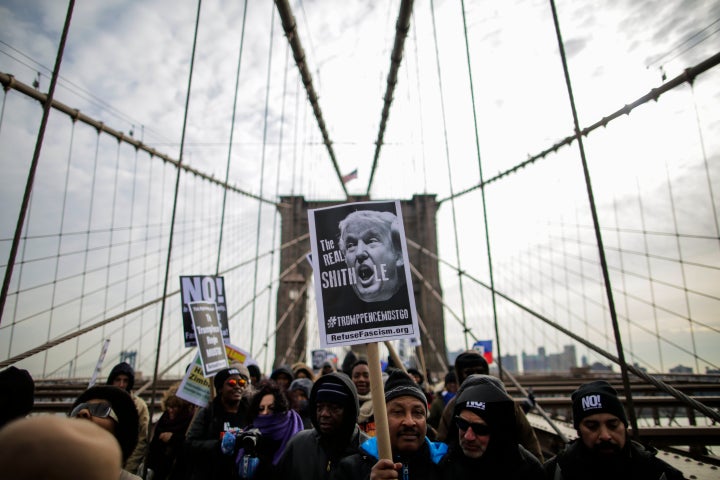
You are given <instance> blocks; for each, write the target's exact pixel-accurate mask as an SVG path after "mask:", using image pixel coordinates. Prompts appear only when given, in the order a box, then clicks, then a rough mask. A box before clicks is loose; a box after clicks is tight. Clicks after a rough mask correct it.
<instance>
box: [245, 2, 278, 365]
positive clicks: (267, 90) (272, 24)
mask: <svg viewBox="0 0 720 480" xmlns="http://www.w3.org/2000/svg"><path fill="white" fill-rule="evenodd" d="M274 34H275V10H274V9H273V10H272V12H271V16H270V48H269V49H268V68H267V78H266V80H265V114H264V120H263V144H262V153H261V154H260V196H262V192H263V188H264V186H265V147H266V143H265V142H266V140H267V128H268V110H269V108H270V77H271V74H272V53H273V36H274ZM261 225H262V204H258V212H257V230H256V232H255V272H254V274H253V288H252V291H253V298H252V313H251V314H250V351H251V352H252V350H253V342H254V340H255V299H256V298H257V296H258V293H257V277H258V268H259V264H260V262H259V261H258V260H257V257H258V254H259V253H260V232H261Z"/></svg>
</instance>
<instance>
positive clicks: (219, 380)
mask: <svg viewBox="0 0 720 480" xmlns="http://www.w3.org/2000/svg"><path fill="white" fill-rule="evenodd" d="M231 375H240V376H242V377H245V379H246V380H249V379H250V373H249V372H248V369H247V367H246V366H244V365H241V364H235V365H233V366H232V367H230V368H226V369H225V370H220V371H219V372H218V373H216V374H215V378H213V384H214V385H215V390H216V391H218V392H219V391H220V390H222V387H223V385H225V381H226V380H227V379H228V378H230V376H231Z"/></svg>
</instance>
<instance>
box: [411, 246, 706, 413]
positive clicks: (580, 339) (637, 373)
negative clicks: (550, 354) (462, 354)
mask: <svg viewBox="0 0 720 480" xmlns="http://www.w3.org/2000/svg"><path fill="white" fill-rule="evenodd" d="M425 250H426V249H425V248H424V247H421V251H423V252H424V251H425ZM410 268H411V269H412V271H413V274H415V275H416V276H417V277H418V278H419V279H420V280H421V281H422V283H423V285H424V286H425V288H427V289H428V290H429V291H430V293H431V294H432V295H433V296H435V298H437V299H438V301H440V302H441V303H442V304H443V306H444V307H445V308H446V309H447V310H448V311H449V312H450V313H451V314H452V316H453V317H454V318H455V319H456V320H458V321H460V318H459V317H458V315H457V314H456V313H455V312H453V310H452V309H451V308H450V307H449V306H448V305H446V304H445V303H444V302H443V300H442V296H441V295H440V294H439V293H438V292H437V291H436V290H435V288H434V287H433V286H432V285H431V284H430V282H428V281H427V280H426V279H425V278H424V277H423V276H422V274H421V273H420V272H419V271H417V269H415V268H414V267H413V266H412V265H410ZM464 275H465V276H467V277H468V279H470V280H472V281H474V282H475V283H477V284H478V285H481V286H483V287H485V288H487V289H489V288H490V287H489V286H488V285H487V284H485V283H484V282H482V281H480V280H478V279H476V278H474V277H473V276H472V275H469V274H468V273H467V272H465V273H464ZM496 294H497V295H498V296H499V297H500V298H502V299H504V300H506V301H508V302H510V303H511V304H512V305H514V306H516V307H517V308H519V309H520V310H522V311H524V312H526V313H528V314H530V315H531V316H533V317H535V318H537V319H538V320H541V321H542V322H544V323H546V324H547V325H549V326H551V327H553V328H555V329H557V330H559V331H561V332H562V333H564V334H565V335H567V336H569V337H570V338H572V339H573V340H575V341H577V342H579V343H581V344H583V345H585V346H586V347H588V348H589V349H590V350H592V351H594V352H596V353H598V354H600V355H601V356H603V357H605V358H607V359H608V360H610V361H612V362H613V363H615V364H616V365H619V364H620V361H621V359H620V358H619V357H616V356H614V355H613V354H611V353H609V352H607V351H606V350H603V349H602V348H600V347H598V346H597V345H596V344H594V343H592V342H591V341H590V340H588V339H585V338H583V337H582V336H580V335H577V334H575V333H573V332H571V331H570V330H568V329H566V328H565V327H563V326H562V325H560V324H558V323H556V322H554V321H552V320H550V319H549V318H547V317H545V316H544V315H541V314H540V313H538V312H536V311H534V310H532V309H530V308H528V307H526V306H525V305H523V304H521V303H520V302H518V301H516V300H514V299H513V298H512V297H510V296H508V295H505V294H504V293H502V292H500V291H496ZM468 333H469V334H470V336H472V337H473V338H474V339H475V340H477V337H476V336H475V334H474V333H473V332H472V329H468ZM626 367H627V369H628V371H629V372H631V373H633V374H634V375H635V376H637V377H639V378H641V379H643V380H645V381H646V382H648V383H651V384H652V385H654V386H655V387H657V388H658V389H659V390H662V391H663V392H665V393H668V394H670V395H672V396H673V397H675V398H677V399H678V400H680V401H681V402H683V403H684V404H686V405H689V406H691V407H693V408H694V409H695V410H698V411H700V412H702V413H703V414H704V415H706V416H707V417H709V418H711V419H713V420H715V421H720V412H717V411H715V410H713V409H711V408H710V407H708V406H707V405H705V404H703V403H700V402H699V401H697V400H695V399H694V398H691V397H689V396H688V395H686V394H684V393H682V392H680V391H679V390H677V389H675V388H674V387H672V386H671V385H668V384H666V383H665V382H663V381H662V380H659V379H657V378H655V377H653V376H651V375H648V374H647V373H645V372H644V371H642V370H641V369H639V368H637V367H634V366H632V365H626ZM625 396H626V400H627V397H628V395H627V392H626V394H625ZM633 408H634V407H633Z"/></svg>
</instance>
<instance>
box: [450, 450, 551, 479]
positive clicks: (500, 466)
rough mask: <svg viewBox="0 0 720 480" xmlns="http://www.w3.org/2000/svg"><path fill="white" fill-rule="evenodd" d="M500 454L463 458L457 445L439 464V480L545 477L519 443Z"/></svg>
mask: <svg viewBox="0 0 720 480" xmlns="http://www.w3.org/2000/svg"><path fill="white" fill-rule="evenodd" d="M508 453H509V454H506V455H503V456H502V457H497V456H494V455H493V456H488V455H483V456H482V457H480V458H478V459H473V458H468V457H466V456H465V455H464V454H463V452H462V449H460V447H459V446H453V447H452V450H451V452H450V453H449V454H448V455H446V456H445V458H444V459H443V460H442V462H441V463H440V469H441V470H442V477H441V478H442V480H465V479H474V478H480V477H482V478H502V479H503V480H542V479H544V478H545V474H544V471H543V467H542V464H541V463H540V461H539V460H538V459H537V458H535V456H534V455H533V454H532V453H530V452H528V451H527V450H526V449H525V448H524V447H523V446H522V445H517V450H514V451H513V452H508Z"/></svg>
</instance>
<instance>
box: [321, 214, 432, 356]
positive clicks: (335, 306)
mask: <svg viewBox="0 0 720 480" xmlns="http://www.w3.org/2000/svg"><path fill="white" fill-rule="evenodd" d="M308 221H309V226H310V238H311V248H312V262H313V275H314V279H315V293H316V298H317V309H318V320H319V330H320V345H321V346H322V347H324V348H328V347H337V346H343V345H357V344H361V343H369V342H381V341H387V340H399V339H402V338H413V337H417V336H419V330H418V325H417V313H416V311H415V298H414V295H413V294H412V280H411V278H410V262H409V259H408V254H407V245H406V242H405V229H404V227H403V222H402V212H401V209H400V202H398V201H389V202H359V203H351V204H344V205H337V206H333V207H327V208H321V209H316V210H309V211H308Z"/></svg>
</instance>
